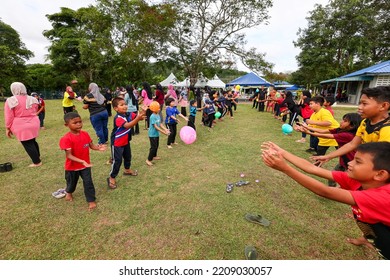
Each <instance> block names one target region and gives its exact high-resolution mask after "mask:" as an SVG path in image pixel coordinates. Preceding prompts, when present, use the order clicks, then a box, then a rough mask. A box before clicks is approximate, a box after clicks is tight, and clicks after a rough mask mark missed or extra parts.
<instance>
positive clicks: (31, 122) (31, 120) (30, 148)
mask: <svg viewBox="0 0 390 280" xmlns="http://www.w3.org/2000/svg"><path fill="white" fill-rule="evenodd" d="M11 92H12V95H13V96H12V97H10V98H7V100H6V102H5V104H4V119H5V128H6V131H5V134H6V136H7V137H9V138H12V135H15V137H16V139H18V140H19V141H20V142H21V143H22V145H23V147H24V149H25V150H26V152H27V154H28V155H29V156H30V158H31V160H32V162H33V163H32V164H30V165H29V167H37V166H41V165H42V161H41V158H40V157H41V155H40V152H39V145H38V143H37V141H36V140H35V138H37V137H38V134H39V126H40V125H39V118H38V116H37V111H38V100H37V99H36V98H34V97H32V96H28V95H27V90H26V87H25V86H24V84H22V83H19V82H15V83H12V84H11Z"/></svg>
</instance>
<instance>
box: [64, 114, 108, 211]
mask: <svg viewBox="0 0 390 280" xmlns="http://www.w3.org/2000/svg"><path fill="white" fill-rule="evenodd" d="M64 121H65V126H67V127H68V128H69V130H70V131H69V132H68V133H66V134H65V135H64V136H63V137H62V138H61V139H60V148H61V150H64V151H65V156H66V159H65V179H66V189H65V191H66V195H65V200H67V201H72V200H73V195H72V194H73V192H74V191H75V190H76V186H77V181H78V179H79V177H81V178H82V179H83V185H84V194H85V197H86V199H87V202H88V209H89V210H92V209H94V208H96V197H95V187H94V185H93V182H92V176H91V175H92V173H91V166H92V164H91V161H90V159H89V149H92V150H98V151H105V150H106V149H107V146H105V145H102V146H99V145H95V144H93V143H92V139H91V137H90V136H89V134H88V132H86V131H83V130H81V128H82V127H83V122H82V120H81V117H80V115H79V114H78V113H75V112H70V113H67V114H65V116H64Z"/></svg>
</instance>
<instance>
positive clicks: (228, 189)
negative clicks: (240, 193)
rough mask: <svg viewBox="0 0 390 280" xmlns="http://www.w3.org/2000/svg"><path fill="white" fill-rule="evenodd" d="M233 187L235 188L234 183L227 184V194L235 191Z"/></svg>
mask: <svg viewBox="0 0 390 280" xmlns="http://www.w3.org/2000/svg"><path fill="white" fill-rule="evenodd" d="M233 187H234V185H233V183H227V184H226V192H227V193H231V192H232V191H233Z"/></svg>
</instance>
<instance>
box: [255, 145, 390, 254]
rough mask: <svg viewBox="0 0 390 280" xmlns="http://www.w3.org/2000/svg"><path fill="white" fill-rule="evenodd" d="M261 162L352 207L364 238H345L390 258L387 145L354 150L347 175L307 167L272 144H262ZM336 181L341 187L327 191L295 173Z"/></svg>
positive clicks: (388, 154)
mask: <svg viewBox="0 0 390 280" xmlns="http://www.w3.org/2000/svg"><path fill="white" fill-rule="evenodd" d="M262 148H263V151H262V158H263V161H264V163H265V164H266V165H267V166H269V167H271V168H274V169H276V170H279V171H281V172H283V173H284V174H286V175H287V176H289V177H290V178H292V179H293V180H295V181H296V182H298V183H299V184H301V185H302V186H303V187H305V188H307V189H308V190H310V191H312V192H314V193H315V194H317V195H319V196H322V197H325V198H328V199H331V200H334V201H338V202H341V203H344V204H348V205H351V208H352V213H353V215H354V218H355V220H356V223H357V225H358V227H359V228H360V230H361V231H362V232H363V236H362V237H360V238H348V239H347V241H348V242H349V243H351V244H354V245H365V246H367V247H369V248H375V249H376V250H377V251H378V253H379V255H380V256H381V257H383V258H384V259H389V258H390V161H389V158H390V143H389V142H370V143H366V144H361V145H360V146H358V147H357V149H356V154H355V157H354V159H353V160H352V161H350V162H349V163H348V170H347V172H342V171H329V170H326V169H324V168H321V167H317V166H315V165H313V164H310V162H308V161H307V160H305V159H302V158H299V157H297V156H295V155H293V154H291V153H289V152H287V151H286V150H283V149H282V148H280V147H278V146H277V145H275V144H274V143H272V142H265V143H263V145H262ZM286 161H288V162H290V163H292V164H293V165H295V166H296V167H298V168H299V169H301V170H302V171H304V172H306V173H309V174H313V175H316V176H319V177H322V178H325V179H328V180H334V181H336V182H337V183H338V184H339V185H340V187H341V188H329V187H328V186H326V185H325V184H323V183H322V182H320V181H317V180H316V179H314V178H312V177H310V176H308V175H306V174H304V173H302V172H300V171H298V170H296V169H295V168H294V167H292V166H291V165H289V164H288V163H287V162H286Z"/></svg>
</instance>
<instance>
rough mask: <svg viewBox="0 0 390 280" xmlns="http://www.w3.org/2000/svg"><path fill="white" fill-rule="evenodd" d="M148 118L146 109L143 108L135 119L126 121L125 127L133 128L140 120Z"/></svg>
mask: <svg viewBox="0 0 390 280" xmlns="http://www.w3.org/2000/svg"><path fill="white" fill-rule="evenodd" d="M145 118H146V115H145V110H141V111H139V113H138V114H137V116H136V117H135V119H134V120H132V121H130V122H126V123H125V124H124V125H123V127H124V128H132V127H133V126H135V125H136V124H137V123H138V122H139V121H141V120H144V119H145Z"/></svg>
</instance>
